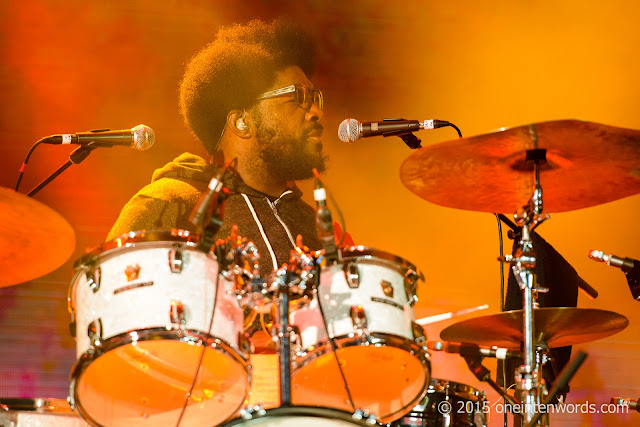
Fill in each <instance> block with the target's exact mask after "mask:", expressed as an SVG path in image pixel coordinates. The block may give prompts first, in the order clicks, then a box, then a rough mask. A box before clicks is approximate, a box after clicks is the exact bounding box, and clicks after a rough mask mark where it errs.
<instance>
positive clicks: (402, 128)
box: [338, 119, 451, 142]
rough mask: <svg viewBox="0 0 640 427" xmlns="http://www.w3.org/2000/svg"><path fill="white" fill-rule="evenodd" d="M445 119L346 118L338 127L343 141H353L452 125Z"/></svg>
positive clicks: (339, 136)
mask: <svg viewBox="0 0 640 427" xmlns="http://www.w3.org/2000/svg"><path fill="white" fill-rule="evenodd" d="M450 125H451V123H449V122H447V121H445V120H424V121H418V120H405V119H382V121H381V122H362V123H360V122H358V121H357V120H356V119H344V120H343V121H342V123H340V126H339V127H338V138H340V140H341V141H342V142H353V141H356V140H358V139H360V138H368V137H370V136H378V135H382V136H396V135H398V136H399V135H404V134H408V133H411V132H415V131H418V130H421V129H437V128H441V127H444V126H450Z"/></svg>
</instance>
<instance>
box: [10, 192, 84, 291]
mask: <svg viewBox="0 0 640 427" xmlns="http://www.w3.org/2000/svg"><path fill="white" fill-rule="evenodd" d="M75 246H76V236H75V233H74V232H73V228H71V225H69V223H68V222H67V221H66V220H65V219H64V218H63V217H62V216H61V215H60V214H59V213H57V212H56V211H54V210H53V209H51V208H49V207H47V206H46V205H44V204H42V203H40V202H38V201H36V200H33V199H32V198H30V197H27V196H25V195H23V194H20V193H17V192H15V191H13V190H10V189H8V188H3V187H0V247H1V248H2V249H0V271H1V272H2V273H0V287H4V286H10V285H15V284H17V283H22V282H26V281H28V280H31V279H35V278H37V277H40V276H42V275H44V274H47V273H49V272H51V271H53V270H55V269H56V268H58V267H60V266H61V265H62V264H63V263H64V262H65V261H66V260H67V259H69V257H70V256H71V254H72V253H73V250H74V249H75Z"/></svg>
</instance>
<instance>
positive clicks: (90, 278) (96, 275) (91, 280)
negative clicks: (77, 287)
mask: <svg viewBox="0 0 640 427" xmlns="http://www.w3.org/2000/svg"><path fill="white" fill-rule="evenodd" d="M84 275H85V277H86V278H87V285H89V288H90V289H91V290H92V291H93V293H94V294H95V293H96V292H98V291H99V290H100V280H101V278H102V270H101V269H100V267H95V268H91V269H89V270H87V271H85V273H84Z"/></svg>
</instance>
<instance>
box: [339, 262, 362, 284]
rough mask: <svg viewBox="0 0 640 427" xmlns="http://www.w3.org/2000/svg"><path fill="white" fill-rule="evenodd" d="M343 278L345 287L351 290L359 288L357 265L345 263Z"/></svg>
mask: <svg viewBox="0 0 640 427" xmlns="http://www.w3.org/2000/svg"><path fill="white" fill-rule="evenodd" d="M343 269H344V277H345V279H347V285H349V287H350V288H351V289H354V288H357V287H358V286H360V274H359V272H358V264H356V263H355V262H345V263H344V266H343Z"/></svg>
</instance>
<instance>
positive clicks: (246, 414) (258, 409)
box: [240, 405, 267, 420]
mask: <svg viewBox="0 0 640 427" xmlns="http://www.w3.org/2000/svg"><path fill="white" fill-rule="evenodd" d="M266 413H267V411H265V410H264V408H263V407H262V405H255V406H249V407H248V408H244V409H242V410H240V416H241V417H242V418H243V419H245V420H250V419H252V418H253V417H254V416H256V417H261V416H263V415H265V414H266Z"/></svg>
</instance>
